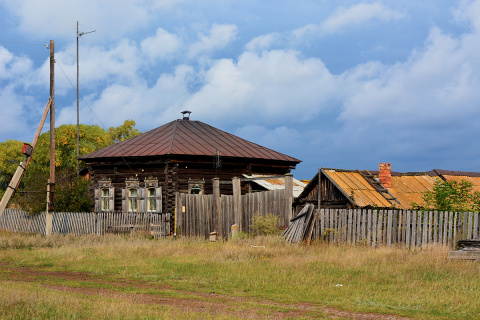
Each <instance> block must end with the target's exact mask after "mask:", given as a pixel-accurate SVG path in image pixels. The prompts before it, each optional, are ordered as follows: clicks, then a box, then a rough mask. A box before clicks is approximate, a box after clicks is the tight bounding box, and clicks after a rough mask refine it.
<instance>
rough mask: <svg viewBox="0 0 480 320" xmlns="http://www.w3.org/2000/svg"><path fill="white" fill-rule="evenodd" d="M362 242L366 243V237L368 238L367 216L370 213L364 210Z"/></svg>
mask: <svg viewBox="0 0 480 320" xmlns="http://www.w3.org/2000/svg"><path fill="white" fill-rule="evenodd" d="M361 212H362V242H363V243H365V240H366V237H367V226H366V223H367V214H368V211H366V210H362V211H361Z"/></svg>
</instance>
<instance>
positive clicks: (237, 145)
mask: <svg viewBox="0 0 480 320" xmlns="http://www.w3.org/2000/svg"><path fill="white" fill-rule="evenodd" d="M217 150H219V151H220V155H221V156H222V157H240V158H254V159H266V160H278V161H286V162H292V163H294V164H297V163H300V162H301V160H298V159H295V158H293V157H290V156H287V155H285V154H282V153H280V152H277V151H274V150H271V149H268V148H265V147H262V146H260V145H258V144H256V143H253V142H250V141H247V140H245V139H242V138H239V137H237V136H235V135H233V134H230V133H228V132H225V131H222V130H220V129H217V128H214V127H212V126H210V125H208V124H205V123H203V122H201V121H191V120H175V121H172V122H169V123H167V124H165V125H163V126H161V127H158V128H156V129H153V130H150V131H148V132H145V133H143V134H141V135H138V136H136V137H134V138H131V139H128V140H125V141H122V142H119V143H117V144H115V145H112V146H108V147H106V148H103V149H100V150H97V151H95V152H92V153H90V154H87V155H84V156H82V157H80V159H82V160H87V159H97V158H118V157H145V156H163V155H194V156H215V155H216V153H217Z"/></svg>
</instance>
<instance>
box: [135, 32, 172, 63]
mask: <svg viewBox="0 0 480 320" xmlns="http://www.w3.org/2000/svg"><path fill="white" fill-rule="evenodd" d="M180 45H181V40H180V39H179V37H178V36H177V35H174V34H172V33H169V32H168V31H166V30H164V29H162V28H158V29H157V33H156V34H155V36H153V37H149V38H146V39H144V40H142V42H141V45H140V47H141V49H142V52H143V53H144V54H145V55H146V56H147V57H148V58H150V59H152V60H154V59H156V58H160V59H162V58H163V59H164V58H169V57H171V56H172V54H173V53H175V52H176V51H177V50H178V49H179V47H180Z"/></svg>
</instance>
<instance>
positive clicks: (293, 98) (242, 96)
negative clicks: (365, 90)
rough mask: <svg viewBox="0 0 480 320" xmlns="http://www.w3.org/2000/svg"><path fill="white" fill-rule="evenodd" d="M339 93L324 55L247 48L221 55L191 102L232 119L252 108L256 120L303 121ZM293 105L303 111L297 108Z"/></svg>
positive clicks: (209, 114)
mask: <svg viewBox="0 0 480 320" xmlns="http://www.w3.org/2000/svg"><path fill="white" fill-rule="evenodd" d="M337 93H338V90H337V89H336V80H335V77H334V76H332V75H331V74H330V72H329V71H328V70H327V69H326V67H325V65H324V64H323V63H322V61H321V60H320V59H302V58H301V57H300V56H299V54H298V52H295V51H283V50H274V51H268V52H264V53H262V54H256V53H252V52H245V53H243V54H242V55H241V56H240V58H239V59H238V62H236V63H235V62H234V61H232V60H228V59H222V60H219V61H217V62H216V63H215V64H214V65H213V66H212V67H211V68H210V69H209V70H208V71H207V72H206V74H205V85H204V86H203V87H202V88H201V89H200V90H199V91H198V92H196V93H195V94H194V95H193V96H192V98H191V99H189V100H188V101H187V106H188V107H189V108H192V109H193V108H194V107H196V108H199V109H200V110H199V113H200V114H201V117H204V118H211V117H212V115H213V114H215V117H217V118H218V117H220V118H223V119H224V120H225V121H230V122H235V121H238V120H239V119H245V118H248V117H250V116H251V115H253V114H254V115H255V117H252V119H251V121H268V122H272V121H279V120H280V119H285V117H288V119H289V120H294V121H301V120H302V119H305V118H306V117H312V116H313V115H317V114H318V113H319V112H321V111H322V110H324V109H326V108H329V104H328V102H329V100H330V99H334V98H335V95H336V94H337ZM200 107H201V108H200ZM292 107H298V108H301V109H302V110H303V112H299V113H293V114H292V112H291V110H292ZM216 110H221V111H222V112H221V113H218V112H215V111H216Z"/></svg>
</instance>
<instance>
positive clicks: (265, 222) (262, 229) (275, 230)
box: [252, 213, 282, 235]
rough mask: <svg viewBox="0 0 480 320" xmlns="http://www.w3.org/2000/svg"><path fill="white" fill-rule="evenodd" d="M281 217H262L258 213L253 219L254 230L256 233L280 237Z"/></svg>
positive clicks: (269, 215)
mask: <svg viewBox="0 0 480 320" xmlns="http://www.w3.org/2000/svg"><path fill="white" fill-rule="evenodd" d="M278 220H279V217H278V216H276V215H274V214H272V213H269V214H267V215H266V216H261V215H259V214H258V213H257V214H255V216H254V217H253V219H252V228H253V230H254V232H255V233H257V234H263V235H278V234H280V233H281V232H282V230H281V229H280V228H279V227H278Z"/></svg>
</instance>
